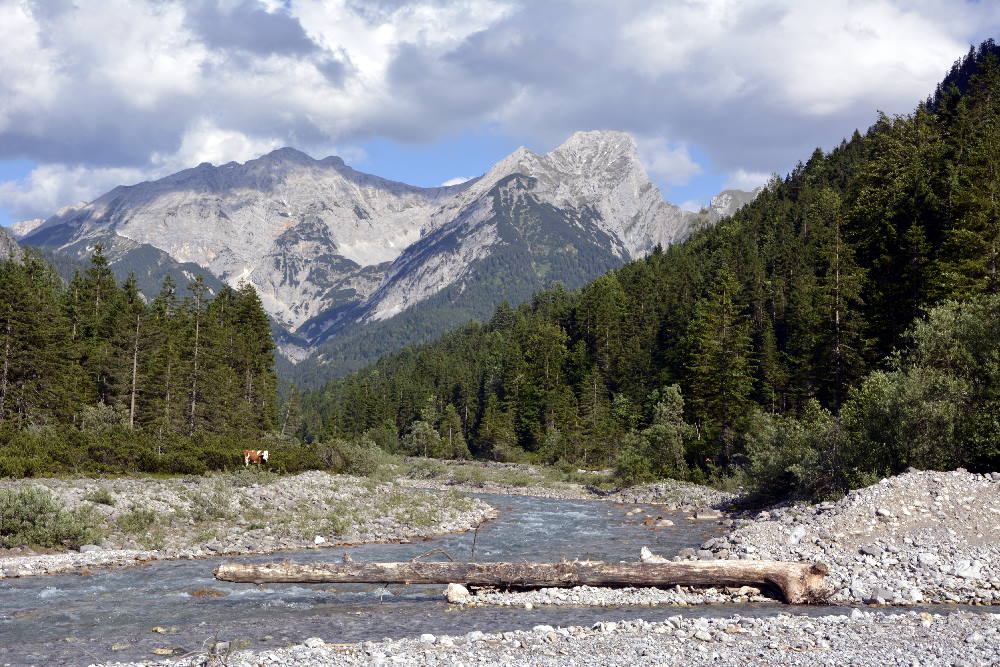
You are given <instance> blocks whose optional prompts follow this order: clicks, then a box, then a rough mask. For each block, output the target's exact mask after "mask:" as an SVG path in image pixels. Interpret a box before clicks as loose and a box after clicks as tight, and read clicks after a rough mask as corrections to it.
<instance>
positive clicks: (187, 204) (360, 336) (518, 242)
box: [11, 131, 754, 380]
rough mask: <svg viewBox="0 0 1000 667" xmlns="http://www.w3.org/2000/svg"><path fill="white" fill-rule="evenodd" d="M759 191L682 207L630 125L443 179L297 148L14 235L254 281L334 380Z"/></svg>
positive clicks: (594, 269) (225, 279) (281, 337)
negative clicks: (383, 174)
mask: <svg viewBox="0 0 1000 667" xmlns="http://www.w3.org/2000/svg"><path fill="white" fill-rule="evenodd" d="M753 197H754V193H747V192H742V191H738V190H727V191H725V192H723V193H721V194H720V195H718V196H717V197H715V198H714V199H713V202H712V206H711V207H709V208H707V209H703V210H702V211H701V212H699V213H692V212H689V211H685V210H682V209H681V208H679V207H677V206H675V205H673V204H670V203H668V202H666V201H664V200H663V198H662V196H661V195H660V192H659V190H658V189H657V187H656V186H655V185H654V184H653V183H652V182H651V181H650V180H649V178H648V176H647V174H646V171H645V169H644V168H643V166H642V163H641V160H640V159H639V156H638V151H637V148H636V144H635V141H634V140H633V139H632V137H631V136H629V135H628V134H626V133H623V132H614V131H592V132H577V133H576V134H574V135H573V136H572V137H570V138H569V139H568V140H567V141H566V142H565V143H563V144H562V145H560V146H559V147H558V148H556V149H555V150H553V151H551V152H550V153H547V154H544V155H538V154H535V153H532V152H531V151H528V150H526V149H524V148H520V149H518V150H517V151H515V152H514V153H512V154H510V155H508V156H507V157H505V158H504V159H503V160H501V161H500V162H498V163H497V164H495V165H494V166H493V167H492V168H491V169H490V170H489V171H487V172H486V173H485V174H483V175H482V176H479V177H478V178H474V179H471V180H469V181H466V182H464V183H461V184H459V185H452V186H442V187H435V188H422V187H416V186H412V185H407V184H405V183H400V182H396V181H391V180H386V179H383V178H380V177H378V176H374V175H371V174H365V173H362V172H359V171H356V170H354V169H352V168H351V167H349V166H348V165H347V164H345V163H344V161H343V160H342V159H341V158H338V157H327V158H324V159H321V160H315V159H313V158H311V157H310V156H308V155H306V154H305V153H302V152H300V151H298V150H295V149H293V148H282V149H278V150H275V151H273V152H271V153H268V154H267V155H264V156H262V157H260V158H258V159H254V160H250V161H248V162H246V163H242V164H241V163H237V162H230V163H228V164H224V165H221V166H213V165H211V164H209V163H203V164H200V165H198V166H197V167H194V168H192V169H186V170H184V171H181V172H178V173H175V174H172V175H170V176H167V177H165V178H162V179H159V180H156V181H150V182H143V183H138V184H136V185H130V186H119V187H116V188H114V189H112V190H111V191H109V192H107V193H105V194H103V195H101V196H100V197H98V198H97V199H95V200H94V201H92V202H90V203H86V204H80V205H77V206H72V207H67V208H65V209H63V210H61V211H59V212H57V213H56V214H55V215H53V216H51V217H49V218H47V219H44V220H32V221H25V222H21V223H17V224H15V225H14V226H13V227H12V228H11V231H12V233H13V234H14V235H15V237H16V238H17V239H18V240H19V241H20V242H21V243H22V244H23V245H29V246H37V247H41V248H43V249H46V250H49V251H53V252H56V253H59V254H63V255H70V256H75V257H78V258H81V259H84V258H86V257H88V256H89V255H90V254H91V253H92V251H93V248H94V246H95V245H96V244H97V243H99V242H100V243H103V244H104V245H105V246H106V247H107V248H108V250H107V253H108V255H109V259H110V261H111V264H112V268H113V269H115V270H116V273H118V274H125V273H127V272H129V271H132V272H135V273H136V274H137V278H138V281H139V287H140V289H141V290H142V291H143V293H144V294H146V295H147V296H150V295H152V294H155V293H156V291H157V290H158V287H159V283H160V282H161V281H162V279H163V277H164V276H166V275H171V276H172V277H173V278H174V279H175V281H177V282H178V283H179V284H182V285H183V284H184V283H186V282H187V281H189V280H191V279H192V278H193V277H194V276H195V275H196V274H198V273H202V274H206V278H208V279H209V282H210V287H212V288H213V289H218V287H220V286H221V284H222V283H228V284H230V285H234V286H235V285H236V284H238V283H239V282H240V281H244V280H245V281H248V282H250V283H251V284H253V285H254V286H255V288H256V289H257V292H258V294H259V295H260V298H261V300H262V302H263V305H264V307H265V309H266V310H267V311H268V313H269V314H270V315H271V317H272V318H273V320H274V322H275V323H276V326H275V330H276V332H277V333H278V336H277V338H278V343H279V348H280V349H281V351H282V352H283V353H284V354H285V355H286V356H287V357H288V358H289V359H291V360H293V361H301V360H303V359H305V358H306V357H310V355H311V357H310V359H309V362H308V363H306V364H303V365H300V366H301V368H300V369H298V371H297V373H298V374H299V375H300V376H301V378H302V379H307V378H308V377H309V376H316V379H317V380H320V379H323V378H325V377H329V376H331V375H340V374H342V373H344V372H347V371H350V370H353V369H355V368H358V367H360V366H361V365H363V364H365V363H368V362H370V361H372V360H374V359H375V358H377V357H378V356H379V355H381V354H383V353H385V352H388V351H393V350H395V349H398V348H400V347H402V346H404V345H406V344H409V343H413V342H419V341H421V340H428V339H430V338H433V337H435V336H436V335H439V334H441V333H443V332H444V331H446V330H448V329H450V328H452V327H454V326H455V325H457V324H461V323H463V322H464V321H467V320H468V319H470V318H483V317H488V316H489V314H490V313H491V312H492V311H493V309H494V308H495V306H496V305H497V304H498V303H500V302H501V301H503V300H508V301H511V302H520V301H524V300H525V299H528V298H530V296H531V294H532V293H534V292H535V291H537V290H539V289H542V288H545V287H547V286H550V285H551V284H553V283H555V282H561V283H562V284H564V285H565V286H566V287H567V288H575V287H577V286H579V285H582V284H585V283H586V282H588V281H589V280H591V279H593V278H595V277H596V276H598V275H600V274H601V273H604V272H605V271H607V270H609V269H613V268H616V267H618V266H621V265H622V264H624V263H626V262H628V261H630V260H634V259H638V258H640V257H642V256H644V255H646V254H648V253H649V252H650V251H651V250H652V249H653V248H654V247H656V246H657V245H661V246H664V247H665V246H668V245H670V244H673V243H676V242H678V241H681V240H683V239H685V238H687V236H689V235H690V233H691V231H692V230H693V229H695V228H696V227H697V226H698V225H707V224H711V223H713V222H714V221H716V220H718V219H720V218H722V217H724V216H726V215H729V214H731V213H733V212H734V211H735V210H736V209H738V208H739V207H740V206H742V205H743V204H745V203H747V202H748V201H750V200H751V199H752V198H753ZM417 304H420V308H418V309H414V308H413V306H415V305H417Z"/></svg>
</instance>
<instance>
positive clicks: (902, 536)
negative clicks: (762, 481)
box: [680, 470, 1000, 604]
mask: <svg viewBox="0 0 1000 667" xmlns="http://www.w3.org/2000/svg"><path fill="white" fill-rule="evenodd" d="M743 523H744V525H742V526H741V527H739V528H737V529H736V530H734V531H733V532H731V533H730V534H729V535H726V536H723V537H718V538H713V539H710V540H708V541H707V542H706V543H705V544H703V545H702V547H703V548H702V550H700V551H695V550H689V551H687V552H682V553H681V556H680V557H682V558H689V559H699V558H700V559H717V558H731V559H732V558H738V559H752V560H756V559H761V560H792V561H822V562H824V563H826V564H827V565H829V566H830V574H829V575H828V577H827V581H828V582H829V584H830V587H831V592H832V594H831V598H830V601H831V602H841V603H859V602H860V603H879V604H911V603H917V602H961V603H967V604H1000V473H991V474H987V475H976V474H971V473H968V472H965V471H964V470H956V471H953V472H930V471H923V472H921V471H911V472H908V473H905V474H903V475H899V476H897V477H891V478H888V479H885V480H882V481H881V482H879V483H878V484H874V485H872V486H869V487H867V488H864V489H858V490H855V491H851V492H850V493H848V494H847V495H846V496H845V497H844V498H842V499H841V500H839V501H837V502H827V503H820V504H816V505H792V506H788V507H783V508H778V509H773V510H770V511H766V512H761V513H760V514H758V515H756V516H755V517H754V518H753V520H751V521H746V522H743Z"/></svg>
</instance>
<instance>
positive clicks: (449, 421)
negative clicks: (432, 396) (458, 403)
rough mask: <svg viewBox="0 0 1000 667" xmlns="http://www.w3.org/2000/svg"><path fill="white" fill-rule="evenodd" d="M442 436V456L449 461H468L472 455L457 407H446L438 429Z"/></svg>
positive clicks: (450, 405)
mask: <svg viewBox="0 0 1000 667" xmlns="http://www.w3.org/2000/svg"><path fill="white" fill-rule="evenodd" d="M437 431H438V433H439V434H440V435H441V449H442V452H441V454H442V455H443V456H444V458H447V459H468V458H471V457H472V455H471V454H470V453H469V446H468V445H467V444H466V442H465V436H464V435H462V420H461V418H460V417H459V416H458V411H457V410H455V406H454V405H452V404H451V403H449V404H448V405H446V406H445V408H444V412H443V413H442V415H441V420H440V422H439V423H438V427H437Z"/></svg>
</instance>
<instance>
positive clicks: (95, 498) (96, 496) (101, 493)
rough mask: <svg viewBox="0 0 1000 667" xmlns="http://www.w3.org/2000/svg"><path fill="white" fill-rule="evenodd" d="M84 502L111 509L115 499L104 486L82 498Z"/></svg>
mask: <svg viewBox="0 0 1000 667" xmlns="http://www.w3.org/2000/svg"><path fill="white" fill-rule="evenodd" d="M83 499H84V500H86V501H88V502H92V503H96V504H98V505H108V506H111V507H113V506H114V504H115V497H114V496H113V495H111V492H110V491H108V488H107V487H106V486H100V487H98V488H96V489H94V490H93V491H91V492H90V493H88V494H87V495H85V496H84V497H83Z"/></svg>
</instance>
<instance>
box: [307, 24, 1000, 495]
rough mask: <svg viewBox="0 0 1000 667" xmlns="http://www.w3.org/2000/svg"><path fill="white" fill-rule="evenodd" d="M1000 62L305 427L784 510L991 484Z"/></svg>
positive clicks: (317, 433) (360, 382) (458, 341)
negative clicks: (934, 482) (961, 475)
mask: <svg viewBox="0 0 1000 667" xmlns="http://www.w3.org/2000/svg"><path fill="white" fill-rule="evenodd" d="M998 54H1000V49H998V47H997V46H996V45H995V44H994V43H993V42H992V40H990V41H987V42H985V43H983V44H982V45H981V46H980V47H979V48H978V49H974V50H972V51H971V52H970V54H969V55H968V56H967V57H966V58H964V59H963V60H961V61H959V62H958V63H956V65H955V67H954V68H953V70H952V72H951V73H950V74H949V75H948V77H947V78H946V79H945V80H944V81H943V82H942V84H941V85H940V86H939V88H938V90H937V91H936V92H935V94H934V95H933V96H932V97H931V98H930V99H929V100H928V101H927V102H924V103H921V104H920V105H919V106H918V107H917V108H916V110H915V111H914V112H913V113H911V114H908V115H902V116H896V117H889V116H886V115H880V117H879V118H878V120H877V122H876V123H875V124H874V125H873V126H872V127H871V128H870V129H869V130H868V131H867V132H866V133H865V134H861V133H858V132H855V133H854V135H853V136H852V137H851V138H850V139H849V140H845V141H844V142H842V143H841V145H840V146H838V147H837V148H836V149H834V150H832V151H831V152H830V153H824V152H822V151H821V150H819V149H817V150H816V151H815V152H814V153H813V155H812V156H811V157H810V158H809V159H808V160H807V161H806V162H805V163H801V164H799V165H798V166H796V168H795V169H794V170H793V171H792V172H791V173H790V174H789V175H788V176H787V177H785V178H783V179H775V180H773V182H771V183H770V184H769V185H768V187H767V188H766V189H765V190H764V191H763V192H762V193H761V194H760V196H758V197H757V199H756V200H755V201H754V202H753V203H752V204H750V205H748V206H747V207H745V208H744V209H742V210H741V211H740V212H738V213H737V214H736V215H735V216H733V217H732V218H730V219H728V220H725V221H723V222H722V223H720V224H719V225H717V226H716V227H714V228H710V229H705V230H703V231H701V232H700V233H698V234H696V235H695V236H694V237H692V238H691V239H690V240H689V241H687V242H685V243H683V244H679V245H675V246H672V247H670V248H669V249H667V250H662V251H661V250H658V251H656V252H654V253H653V254H652V255H651V256H649V257H648V258H646V259H644V260H641V261H638V262H634V263H632V264H629V265H627V266H625V267H624V268H622V269H620V270H616V271H612V272H610V273H608V274H606V275H604V276H603V277H601V278H599V279H598V280H596V281H594V282H593V283H591V284H589V285H587V286H586V287H584V288H582V289H580V290H578V291H575V292H572V293H570V292H567V291H565V290H563V289H561V288H558V287H557V288H555V289H550V290H547V291H545V292H541V293H539V294H537V295H536V296H535V297H534V299H533V300H532V302H531V303H528V304H526V305H524V306H522V307H520V308H518V309H516V310H515V309H512V308H510V307H509V306H507V305H506V304H504V305H501V306H500V307H499V308H498V309H497V310H496V313H495V314H494V315H493V317H492V319H491V320H490V321H489V322H487V323H486V324H482V325H480V324H475V323H471V324H469V325H468V326H466V327H465V328H463V329H461V330H459V331H456V332H454V333H452V334H450V335H448V336H446V337H444V338H443V339H442V340H441V341H439V342H437V343H435V344H432V345H424V346H415V347H410V348H407V349H406V350H404V351H403V352H401V353H399V354H396V355H392V356H390V357H387V358H384V359H383V360H382V361H380V362H379V363H377V364H375V365H374V366H372V367H370V368H368V369H366V370H364V371H361V372H359V373H356V374H354V375H352V376H349V377H347V378H345V379H344V380H342V381H337V382H332V383H330V384H328V385H327V386H326V387H325V388H324V389H323V390H321V391H318V392H314V393H311V394H308V395H307V396H306V397H305V398H304V403H305V416H306V419H305V423H304V427H303V428H304V431H303V435H304V436H305V437H307V438H313V439H315V438H321V437H328V436H350V437H358V436H364V437H365V438H366V439H368V440H371V441H373V442H375V443H377V444H380V445H381V446H383V447H386V448H390V449H397V450H401V451H408V452H413V453H424V452H426V453H430V454H435V455H445V456H449V455H462V454H463V453H464V451H465V447H466V443H467V445H468V448H469V450H470V451H471V453H472V454H473V455H475V456H478V457H489V458H498V459H522V458H529V459H533V460H539V461H546V462H557V461H566V462H571V463H573V464H575V465H581V464H582V465H591V466H604V465H609V464H615V465H617V466H618V468H619V471H620V472H621V473H622V474H623V475H625V476H628V477H629V478H632V479H642V478H646V477H649V476H653V475H659V474H668V475H675V476H689V477H692V478H700V477H704V475H706V474H720V472H728V473H732V472H733V471H735V470H739V471H742V474H748V472H747V471H750V472H752V474H753V475H755V476H756V477H757V479H758V482H759V480H766V484H764V483H761V482H759V486H760V487H761V490H762V491H768V490H770V491H769V492H773V493H779V494H780V493H785V494H789V493H790V494H796V493H798V494H813V495H823V494H830V493H834V492H836V491H837V490H841V489H843V488H847V487H849V486H850V485H851V484H856V483H859V481H863V480H866V479H869V478H871V477H876V476H878V475H883V474H889V473H891V472H896V471H897V470H898V469H900V467H902V468H905V466H907V465H917V466H921V465H924V466H928V467H933V466H953V465H966V466H970V467H974V468H980V469H982V468H987V467H993V468H995V467H996V466H997V465H998V464H1000V458H998V450H997V445H995V444H991V443H995V442H996V441H997V438H995V437H993V436H995V435H998V432H1000V426H998V424H1000V413H998V410H997V403H996V402H995V401H996V394H997V388H998V386H1000V377H997V375H998V371H997V358H996V356H997V352H996V350H995V349H993V350H991V349H990V348H989V346H985V347H984V346H983V344H982V343H983V342H982V341H981V340H979V339H977V338H976V335H975V334H974V332H976V331H978V332H981V333H982V334H983V335H984V336H986V337H987V338H988V339H991V338H995V334H989V333H987V332H990V331H991V330H992V331H994V332H995V331H996V330H997V329H995V328H992V329H991V327H994V326H1000V319H996V318H998V315H1000V314H998V306H997V301H996V299H991V297H990V295H995V294H997V292H998V287H1000V283H998V281H1000V276H998V275H997V262H998V255H1000V173H998V170H1000V119H998V114H1000V70H998V65H997V55H998ZM935 307H937V308H936V309H935V310H933V311H931V315H930V317H929V319H926V320H925V319H922V318H925V317H926V316H927V313H928V309H931V308H935ZM908 332H909V333H908ZM942 340H945V341H951V344H950V345H942V343H941V341H942ZM935 341H936V342H935ZM896 350H902V352H900V353H894V351H896ZM945 350H950V351H949V353H948V354H945V353H944V351H945ZM951 354H954V355H956V356H955V357H954V358H952V357H950V356H949V355H951ZM943 359H947V361H942V360H943ZM970 369H972V370H970ZM893 409H897V412H896V413H893V412H892V410H893ZM967 410H975V411H976V412H977V413H978V414H977V415H976V416H975V418H974V419H963V418H962V415H963V414H964V411H967ZM880 411H881V412H880ZM921 411H923V412H922V414H924V415H925V416H927V415H934V418H933V419H931V418H930V417H927V418H926V419H918V418H914V419H910V418H911V417H913V415H914V414H919V413H920V412H921ZM908 419H909V421H908ZM907 425H909V426H907ZM907 428H910V429H911V430H909V431H908V430H907ZM765 487H767V488H765Z"/></svg>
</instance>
